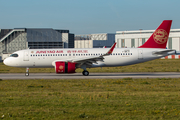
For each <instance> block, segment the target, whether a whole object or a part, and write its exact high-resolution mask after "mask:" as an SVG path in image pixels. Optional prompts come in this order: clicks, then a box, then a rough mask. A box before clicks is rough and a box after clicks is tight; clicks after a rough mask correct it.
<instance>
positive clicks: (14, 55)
mask: <svg viewBox="0 0 180 120" xmlns="http://www.w3.org/2000/svg"><path fill="white" fill-rule="evenodd" d="M10 57H18V54H16V53H14V54H11V55H10Z"/></svg>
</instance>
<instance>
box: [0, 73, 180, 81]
mask: <svg viewBox="0 0 180 120" xmlns="http://www.w3.org/2000/svg"><path fill="white" fill-rule="evenodd" d="M127 77H130V78H180V72H145V73H90V74H89V76H83V75H82V73H75V74H56V73H30V75H29V76H25V74H24V73H7V74H2V73H1V74H0V79H3V80H6V79H118V78H127Z"/></svg>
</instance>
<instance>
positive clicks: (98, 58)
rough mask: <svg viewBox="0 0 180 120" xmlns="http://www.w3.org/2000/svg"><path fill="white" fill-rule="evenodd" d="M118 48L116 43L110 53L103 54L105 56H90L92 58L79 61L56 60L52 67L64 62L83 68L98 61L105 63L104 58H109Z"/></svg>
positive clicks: (79, 59)
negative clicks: (58, 62)
mask: <svg viewBox="0 0 180 120" xmlns="http://www.w3.org/2000/svg"><path fill="white" fill-rule="evenodd" d="M115 46H116V43H114V44H113V45H112V46H111V48H110V49H109V51H107V53H105V54H103V55H99V56H90V57H84V58H78V59H71V60H55V61H53V62H52V65H53V66H55V62H56V61H63V62H72V63H77V64H78V65H77V66H79V67H80V66H81V65H84V64H85V65H87V66H91V65H92V64H93V63H97V61H103V59H104V56H108V55H110V54H111V53H112V52H113V50H114V48H115Z"/></svg>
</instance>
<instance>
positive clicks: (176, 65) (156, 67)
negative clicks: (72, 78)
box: [0, 59, 180, 73]
mask: <svg viewBox="0 0 180 120" xmlns="http://www.w3.org/2000/svg"><path fill="white" fill-rule="evenodd" d="M87 70H88V71H89V72H91V73H92V72H179V71H180V59H169V60H168V59H158V60H153V61H149V62H145V63H140V64H135V65H129V66H121V67H103V68H91V69H87ZM82 71H83V70H82V69H77V70H76V72H82ZM24 72H25V68H15V67H9V66H5V65H4V64H3V63H0V73H24ZM30 72H31V73H54V72H55V69H54V68H30Z"/></svg>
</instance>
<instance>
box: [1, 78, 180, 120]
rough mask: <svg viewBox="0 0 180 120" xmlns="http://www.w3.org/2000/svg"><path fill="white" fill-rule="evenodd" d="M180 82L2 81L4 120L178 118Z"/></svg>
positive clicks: (179, 80) (140, 80) (153, 80)
mask: <svg viewBox="0 0 180 120" xmlns="http://www.w3.org/2000/svg"><path fill="white" fill-rule="evenodd" d="M179 91H180V79H174V78H159V79H158V78H157V79H132V78H124V79H85V80H82V79H81V80H43V79H40V80H1V81H0V118H2V119H4V120H6V119H8V120H9V119H12V120H14V119H22V120H27V119H35V120H38V119H47V120H50V119H52V120H59V119H64V120H65V119H97V120H99V119H101V120H105V119H106V120H112V119H117V120H118V119H120V120H121V119H136V120H141V119H142V120H145V119H166V120H167V119H171V120H172V119H174V120H178V119H180V92H179Z"/></svg>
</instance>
